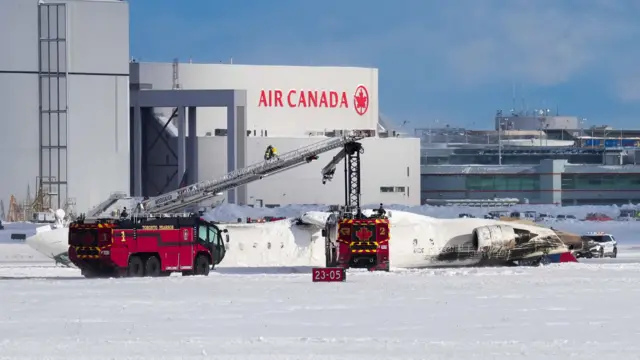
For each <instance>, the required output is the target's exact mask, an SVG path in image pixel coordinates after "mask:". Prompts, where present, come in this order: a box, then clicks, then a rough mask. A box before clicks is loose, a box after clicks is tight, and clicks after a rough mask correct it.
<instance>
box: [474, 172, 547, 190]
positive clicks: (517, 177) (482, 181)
mask: <svg viewBox="0 0 640 360" xmlns="http://www.w3.org/2000/svg"><path fill="white" fill-rule="evenodd" d="M466 188H467V189H468V190H471V191H473V190H484V191H490V190H491V191H537V190H540V177H539V176H538V175H529V174H527V175H522V174H513V175H469V176H467V177H466Z"/></svg>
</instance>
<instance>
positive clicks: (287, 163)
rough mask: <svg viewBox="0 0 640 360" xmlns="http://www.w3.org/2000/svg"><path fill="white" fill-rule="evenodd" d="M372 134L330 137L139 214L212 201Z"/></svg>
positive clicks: (143, 207)
mask: <svg viewBox="0 0 640 360" xmlns="http://www.w3.org/2000/svg"><path fill="white" fill-rule="evenodd" d="M367 136H368V135H367V134H366V133H364V132H361V131H345V132H344V134H343V135H342V136H340V137H333V138H328V139H325V140H322V141H319V142H317V143H314V144H311V145H308V146H305V147H301V148H299V149H296V150H293V151H290V152H287V153H284V154H282V155H280V156H279V157H278V158H275V159H271V160H267V161H262V162H259V163H256V164H253V165H249V166H247V167H245V168H242V169H238V170H234V171H232V172H230V173H228V174H226V175H224V176H222V177H221V178H218V179H215V180H207V181H202V182H198V183H195V184H192V185H189V186H186V187H183V188H180V189H176V190H174V191H171V192H168V193H166V194H162V195H159V196H156V197H153V198H150V199H147V200H145V201H143V202H142V203H141V204H140V208H139V209H138V211H140V212H143V213H156V214H157V213H171V212H177V211H179V210H182V209H184V208H185V207H187V206H190V205H193V204H197V203H199V202H201V201H204V200H207V199H209V198H212V197H214V196H216V195H218V194H219V193H221V192H223V191H227V190H231V189H234V188H236V187H238V186H241V185H245V184H248V183H250V182H253V181H256V180H260V179H262V178H264V177H266V176H270V175H274V174H277V173H279V172H282V171H286V170H290V169H293V168H295V167H298V166H300V165H304V164H306V163H309V162H311V161H312V160H314V157H315V156H317V155H319V154H322V153H325V152H327V151H331V150H334V149H338V148H341V147H344V145H345V144H347V143H351V142H355V141H358V140H361V139H363V138H365V137H367Z"/></svg>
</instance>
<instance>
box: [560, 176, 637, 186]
mask: <svg viewBox="0 0 640 360" xmlns="http://www.w3.org/2000/svg"><path fill="white" fill-rule="evenodd" d="M562 190H640V174H562Z"/></svg>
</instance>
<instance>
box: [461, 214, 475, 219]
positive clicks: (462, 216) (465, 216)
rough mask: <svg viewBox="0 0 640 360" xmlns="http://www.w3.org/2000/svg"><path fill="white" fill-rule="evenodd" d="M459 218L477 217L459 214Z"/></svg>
mask: <svg viewBox="0 0 640 360" xmlns="http://www.w3.org/2000/svg"><path fill="white" fill-rule="evenodd" d="M458 217H459V218H474V217H475V216H473V215H471V214H467V213H462V214H458Z"/></svg>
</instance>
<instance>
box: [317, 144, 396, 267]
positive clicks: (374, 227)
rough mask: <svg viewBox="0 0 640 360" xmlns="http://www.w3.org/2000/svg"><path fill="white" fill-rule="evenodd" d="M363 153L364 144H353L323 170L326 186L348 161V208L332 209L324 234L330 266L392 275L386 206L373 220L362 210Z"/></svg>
mask: <svg viewBox="0 0 640 360" xmlns="http://www.w3.org/2000/svg"><path fill="white" fill-rule="evenodd" d="M362 153H364V148H363V147H362V144H360V143H359V142H356V141H352V142H349V143H347V144H345V145H344V147H343V149H342V150H341V151H340V152H338V154H336V155H335V156H334V157H333V159H332V160H331V162H329V164H327V165H326V166H325V167H324V168H323V169H322V177H323V179H322V182H323V184H324V183H326V182H327V181H330V180H332V179H333V175H334V174H335V171H336V167H337V165H338V164H339V163H340V161H342V160H343V159H344V173H345V205H344V206H334V207H332V209H331V212H332V213H331V215H330V216H329V219H328V220H327V223H326V226H325V228H324V229H323V231H322V235H323V237H324V238H325V256H326V266H327V267H340V268H343V269H347V268H367V269H369V270H371V271H374V270H382V271H389V239H390V233H389V230H390V224H389V219H388V218H387V217H386V216H385V212H384V211H383V209H382V205H381V207H380V209H379V211H378V213H377V214H376V213H375V212H374V213H373V214H372V215H370V216H366V215H364V214H363V213H362V210H361V208H360V198H361V191H360V154H362Z"/></svg>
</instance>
